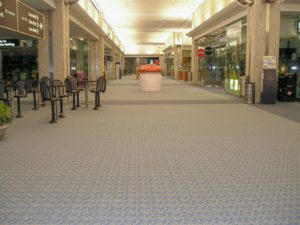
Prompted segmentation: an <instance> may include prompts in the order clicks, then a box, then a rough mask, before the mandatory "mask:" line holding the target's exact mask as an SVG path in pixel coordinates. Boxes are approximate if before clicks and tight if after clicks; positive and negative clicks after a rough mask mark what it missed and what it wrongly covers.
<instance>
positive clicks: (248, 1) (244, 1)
mask: <svg viewBox="0 0 300 225" xmlns="http://www.w3.org/2000/svg"><path fill="white" fill-rule="evenodd" d="M235 2H236V3H238V4H239V5H241V6H244V7H245V6H249V5H252V4H253V0H235Z"/></svg>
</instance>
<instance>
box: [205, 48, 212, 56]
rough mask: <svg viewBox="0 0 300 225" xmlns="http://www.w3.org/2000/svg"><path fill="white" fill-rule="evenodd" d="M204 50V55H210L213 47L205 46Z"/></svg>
mask: <svg viewBox="0 0 300 225" xmlns="http://www.w3.org/2000/svg"><path fill="white" fill-rule="evenodd" d="M204 52H205V55H212V54H213V49H212V47H206V48H205V50H204Z"/></svg>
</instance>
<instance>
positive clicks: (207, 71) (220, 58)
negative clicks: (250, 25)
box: [199, 18, 247, 94]
mask: <svg viewBox="0 0 300 225" xmlns="http://www.w3.org/2000/svg"><path fill="white" fill-rule="evenodd" d="M246 40H247V19H246V18H243V19H241V20H239V21H237V22H235V23H233V24H230V25H228V26H226V27H224V28H222V29H219V30H216V31H214V32H212V33H210V34H208V35H207V36H205V37H203V38H201V39H200V40H199V48H203V49H207V48H211V49H212V54H211V55H207V54H206V56H205V57H200V58H199V81H200V82H201V83H202V84H204V85H208V86H212V87H222V88H225V90H226V92H228V93H232V94H239V92H240V83H239V82H240V81H239V78H240V76H244V75H245V65H246Z"/></svg>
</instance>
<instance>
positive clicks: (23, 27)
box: [18, 2, 44, 39]
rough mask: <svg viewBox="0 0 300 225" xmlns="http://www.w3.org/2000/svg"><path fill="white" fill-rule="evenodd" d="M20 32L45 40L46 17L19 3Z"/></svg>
mask: <svg viewBox="0 0 300 225" xmlns="http://www.w3.org/2000/svg"><path fill="white" fill-rule="evenodd" d="M18 11H19V13H18V22H19V31H21V32H22V33H24V34H27V35H30V36H34V37H37V38H41V39H43V38H44V16H43V14H41V13H39V12H38V11H36V10H34V9H32V8H30V7H28V6H27V5H25V4H23V3H22V2H18Z"/></svg>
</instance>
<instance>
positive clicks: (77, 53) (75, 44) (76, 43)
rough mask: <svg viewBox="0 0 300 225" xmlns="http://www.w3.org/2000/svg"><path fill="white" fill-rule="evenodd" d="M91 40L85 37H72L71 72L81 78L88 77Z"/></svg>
mask: <svg viewBox="0 0 300 225" xmlns="http://www.w3.org/2000/svg"><path fill="white" fill-rule="evenodd" d="M89 51H90V47H89V42H88V40H86V39H83V38H71V39H70V72H71V74H70V75H71V76H74V77H77V78H78V79H79V80H83V79H88V72H89Z"/></svg>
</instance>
